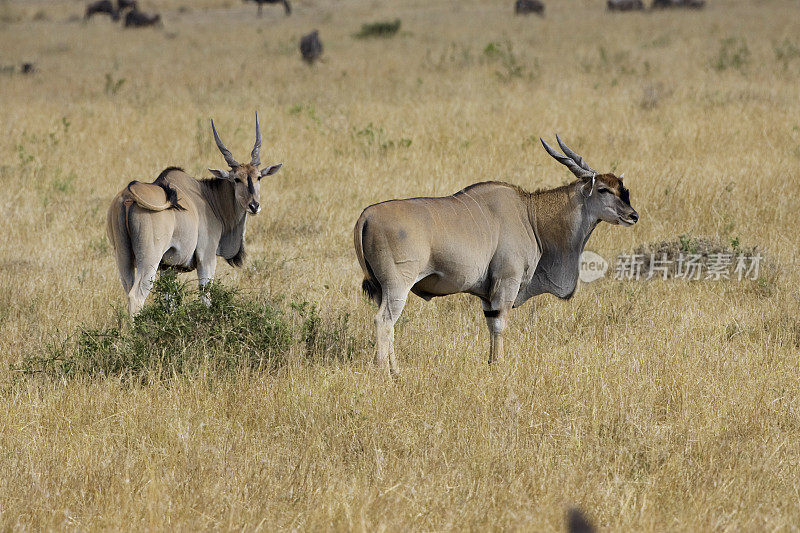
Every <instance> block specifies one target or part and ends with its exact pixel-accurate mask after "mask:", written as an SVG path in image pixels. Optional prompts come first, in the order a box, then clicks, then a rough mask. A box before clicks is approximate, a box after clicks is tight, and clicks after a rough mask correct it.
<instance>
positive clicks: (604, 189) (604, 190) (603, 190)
mask: <svg viewBox="0 0 800 533" xmlns="http://www.w3.org/2000/svg"><path fill="white" fill-rule="evenodd" d="M600 192H611V189H606V188H605V187H603V188H602V189H600Z"/></svg>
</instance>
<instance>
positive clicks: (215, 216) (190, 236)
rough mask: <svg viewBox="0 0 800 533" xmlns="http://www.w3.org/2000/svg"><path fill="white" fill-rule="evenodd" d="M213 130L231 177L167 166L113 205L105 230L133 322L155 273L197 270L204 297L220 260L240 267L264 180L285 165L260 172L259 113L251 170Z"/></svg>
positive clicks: (132, 184)
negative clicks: (199, 175)
mask: <svg viewBox="0 0 800 533" xmlns="http://www.w3.org/2000/svg"><path fill="white" fill-rule="evenodd" d="M211 130H212V132H213V133H214V140H215V141H216V143H217V147H218V148H219V151H220V152H222V155H223V156H224V157H225V162H226V163H228V165H229V166H230V170H218V169H209V171H210V172H211V174H213V176H214V177H213V178H210V179H203V180H198V179H195V178H193V177H192V176H190V175H188V174H186V173H185V172H184V171H183V170H182V169H180V168H177V167H169V168H167V169H165V170H164V171H163V172H161V174H159V176H158V177H157V178H156V180H155V181H154V182H153V183H141V182H139V181H132V182H130V183H129V184H128V186H127V187H126V188H125V189H123V190H122V191H121V192H120V193H119V194H117V196H116V197H115V198H114V200H113V201H112V202H111V207H110V208H109V209H108V218H107V225H106V230H107V232H108V239H109V241H110V242H111V244H112V245H113V246H114V250H115V253H116V258H117V268H118V269H119V276H120V279H121V280H122V288H123V289H124V290H125V293H126V294H127V295H128V312H129V313H130V314H131V315H132V316H133V315H135V314H136V313H138V312H139V310H140V309H141V308H142V306H143V305H144V301H145V299H146V298H147V295H148V294H149V293H150V289H151V288H152V286H153V281H154V279H155V276H156V273H157V271H158V270H159V269H162V268H173V269H176V270H180V271H183V272H191V271H192V270H195V269H197V279H198V282H199V285H200V289H201V290H200V295H201V298H202V300H203V302H204V303H206V305H208V304H210V301H209V299H208V295H207V294H206V293H205V291H203V287H204V286H205V285H206V284H207V283H208V282H209V281H211V280H212V279H213V278H214V271H215V270H216V268H217V256H220V257H222V258H224V259H225V260H226V261H227V262H228V263H229V264H230V265H232V266H237V267H238V266H241V265H242V263H243V261H244V257H245V249H244V232H245V224H246V222H247V213H250V214H253V215H255V214H257V213H258V212H259V211H261V205H260V203H259V199H260V181H261V178H263V177H264V176H270V175H272V174H275V173H276V172H277V171H278V170H279V169H280V168H281V164H278V165H270V166H268V167H267V168H264V169H263V170H259V169H258V167H259V166H260V165H261V128H260V127H259V124H258V114H257V113H256V142H255V145H254V146H253V151H252V153H251V159H250V162H249V163H244V164H241V163H238V162H237V161H236V160H235V159H234V158H233V155H231V152H230V151H229V150H228V149H227V148H225V145H224V144H222V141H221V140H220V138H219V135H218V134H217V128H216V127H215V126H214V121H213V120H212V121H211Z"/></svg>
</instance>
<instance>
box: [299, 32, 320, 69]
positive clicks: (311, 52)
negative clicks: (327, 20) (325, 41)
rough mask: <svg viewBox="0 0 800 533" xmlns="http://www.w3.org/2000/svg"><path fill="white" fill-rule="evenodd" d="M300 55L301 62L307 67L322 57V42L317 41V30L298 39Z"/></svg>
mask: <svg viewBox="0 0 800 533" xmlns="http://www.w3.org/2000/svg"><path fill="white" fill-rule="evenodd" d="M300 54H301V55H302V56H303V61H305V62H306V63H308V64H309V65H311V64H313V63H314V61H316V60H317V59H319V56H320V55H322V42H321V41H320V40H319V32H318V31H317V30H314V31H312V32H311V33H309V34H308V35H303V37H301V38H300Z"/></svg>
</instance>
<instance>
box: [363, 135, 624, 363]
mask: <svg viewBox="0 0 800 533" xmlns="http://www.w3.org/2000/svg"><path fill="white" fill-rule="evenodd" d="M556 139H557V140H558V144H559V146H560V147H561V149H562V150H563V152H564V154H563V155H562V154H560V153H559V152H557V151H556V150H554V149H553V148H551V147H550V146H549V145H548V144H547V143H546V142H544V140H541V139H540V140H541V141H542V145H543V146H544V148H545V150H547V153H549V154H550V155H551V156H552V157H554V158H555V159H556V160H557V161H559V162H560V163H561V164H563V165H565V166H566V167H567V168H569V170H570V171H572V173H573V174H575V176H577V178H578V179H577V180H576V181H574V182H572V183H570V184H569V185H564V186H562V187H558V188H555V189H550V190H540V191H536V192H527V191H525V190H523V189H521V188H519V187H517V186H515V185H511V184H508V183H501V182H496V181H489V182H482V183H476V184H474V185H470V186H469V187H467V188H466V189H463V190H462V191H459V192H457V193H455V194H453V195H451V196H446V197H440V198H410V199H405V200H389V201H387V202H382V203H378V204H374V205H371V206H369V207H367V208H366V209H364V211H363V212H362V213H361V216H360V217H359V218H358V222H356V226H355V230H354V240H355V249H356V255H357V256H358V262H359V264H360V265H361V269H362V271H363V272H364V281H363V283H362V288H363V290H364V293H365V294H366V295H367V296H368V297H369V298H370V299H371V300H373V301H374V302H375V303H376V304H377V305H378V306H379V308H378V313H377V315H376V316H375V329H376V337H377V343H376V349H377V353H376V358H375V362H376V364H377V365H378V366H379V367H380V368H381V370H382V371H384V370H386V371H388V372H389V373H390V374H391V375H392V376H397V362H396V359H395V352H394V324H395V322H397V319H398V318H399V317H400V313H402V312H403V307H404V306H405V304H406V298H407V297H408V293H409V291H410V292H413V293H414V294H416V295H417V296H420V297H422V298H423V299H425V300H430V299H431V298H433V297H435V296H445V295H448V294H455V293H459V292H465V293H469V294H473V295H475V296H477V297H478V298H480V300H481V305H482V307H483V313H484V315H485V317H486V324H487V326H488V328H489V333H490V350H489V363H491V362H492V361H494V360H496V359H500V358H502V356H503V340H502V337H501V335H502V332H503V329H504V328H505V324H506V317H507V315H508V312H509V311H510V310H511V309H512V308H515V307H519V306H520V305H522V304H523V303H525V301H527V300H528V299H529V298H531V297H532V296H536V295H537V294H542V293H551V294H554V295H555V296H557V297H559V298H563V299H568V298H570V297H571V296H572V295H573V293H574V292H575V288H576V286H577V283H578V273H579V264H580V256H581V253H582V252H583V248H584V246H585V245H586V241H587V240H588V239H589V236H590V235H591V234H592V231H593V230H594V228H595V227H597V224H598V223H600V222H601V221H604V222H609V223H611V224H621V225H623V226H631V225H633V224H635V223H636V221H637V220H638V219H639V215H638V214H637V213H636V211H635V210H634V209H633V207H631V204H630V199H629V193H628V189H626V188H625V186H624V185H623V184H622V176H620V177H617V176H615V175H614V174H611V173H607V174H598V173H597V172H596V171H595V170H593V169H592V168H591V167H590V166H589V165H587V164H586V162H585V161H584V160H583V158H581V156H579V155H578V154H576V153H575V152H573V151H572V150H570V149H569V148H568V147H567V146H566V145H565V144H564V143H563V142H561V139H560V138H559V137H558V136H556Z"/></svg>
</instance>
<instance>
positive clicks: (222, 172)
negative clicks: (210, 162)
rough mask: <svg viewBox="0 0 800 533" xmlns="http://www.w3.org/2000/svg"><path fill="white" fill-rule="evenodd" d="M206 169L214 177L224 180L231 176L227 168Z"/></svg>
mask: <svg viewBox="0 0 800 533" xmlns="http://www.w3.org/2000/svg"><path fill="white" fill-rule="evenodd" d="M208 171H209V172H211V173H212V174H213V175H214V177H215V178H219V179H222V180H226V179H228V178H230V176H231V175H230V173H229V172H228V171H227V170H220V169H218V168H209V169H208Z"/></svg>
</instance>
